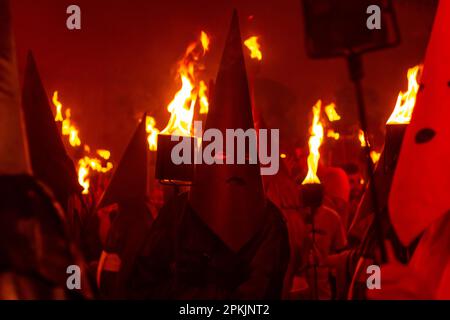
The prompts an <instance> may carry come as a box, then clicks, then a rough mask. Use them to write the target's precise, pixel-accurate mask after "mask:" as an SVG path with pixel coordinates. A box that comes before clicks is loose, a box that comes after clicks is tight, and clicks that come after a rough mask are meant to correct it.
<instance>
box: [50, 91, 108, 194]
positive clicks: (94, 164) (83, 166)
mask: <svg viewBox="0 0 450 320" xmlns="http://www.w3.org/2000/svg"><path fill="white" fill-rule="evenodd" d="M52 101H53V104H54V105H55V107H56V116H55V121H60V122H62V125H61V133H62V135H63V136H67V137H68V141H69V144H70V145H71V146H72V147H79V146H81V139H80V137H79V135H78V129H77V128H76V127H75V125H74V124H73V123H72V120H71V117H72V114H71V110H70V108H67V109H66V110H65V118H64V117H63V116H62V107H63V105H62V103H61V102H60V101H59V98H58V91H55V92H54V93H53V99H52ZM83 151H84V153H85V154H89V153H90V152H91V148H90V147H89V146H88V145H87V144H84V145H83ZM96 153H97V155H99V156H100V157H101V158H102V159H103V160H102V159H98V158H94V157H89V156H88V155H85V156H84V157H83V158H81V159H79V160H78V183H79V184H80V186H81V187H83V192H82V193H83V194H88V193H89V187H90V179H89V175H90V173H91V170H93V171H97V172H100V173H106V172H108V171H110V170H111V169H112V168H113V164H112V162H110V161H108V160H109V158H110V157H111V152H110V151H109V150H104V149H99V150H97V151H96ZM105 161H106V164H104V163H103V162H105Z"/></svg>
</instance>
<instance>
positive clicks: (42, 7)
mask: <svg viewBox="0 0 450 320" xmlns="http://www.w3.org/2000/svg"><path fill="white" fill-rule="evenodd" d="M393 1H394V3H395V8H396V13H397V17H398V21H399V25H400V30H401V36H402V44H401V45H400V46H399V47H398V48H395V49H388V50H385V51H382V52H376V53H370V54H368V55H366V56H365V58H364V61H365V71H366V77H365V79H364V86H365V89H366V99H367V104H368V108H369V114H370V123H371V128H372V130H373V131H374V132H378V131H380V130H382V128H383V124H384V123H385V121H386V119H387V118H388V116H389V114H390V112H391V111H392V109H393V107H394V105H395V101H396V98H397V94H398V91H399V90H405V89H406V86H407V80H406V71H407V68H408V67H411V66H414V65H416V64H418V63H420V62H421V61H422V60H423V58H424V53H425V48H426V45H427V41H428V38H429V32H430V30H431V26H432V21H433V17H434V12H435V8H436V3H437V1H435V0H393ZM11 3H12V10H13V19H14V27H15V34H16V45H17V49H18V58H19V64H20V72H21V75H22V77H23V69H24V63H25V58H26V53H27V51H28V50H29V49H32V50H33V52H34V53H35V57H36V60H37V62H38V65H39V67H40V71H41V76H42V78H43V81H44V84H45V86H46V88H47V92H48V95H49V96H50V95H51V94H52V92H53V91H54V90H59V91H60V99H61V101H62V102H63V104H64V106H65V107H71V108H72V118H73V120H74V121H75V122H76V123H77V125H78V127H79V129H80V136H81V139H82V141H83V142H85V143H87V144H89V145H91V146H92V147H97V148H99V147H103V148H109V149H111V150H112V152H113V158H114V159H115V160H117V159H118V158H119V156H118V155H119V154H121V152H122V151H123V150H124V148H125V146H126V143H127V141H128V139H129V137H130V135H131V133H132V131H133V130H134V128H135V125H136V124H137V121H138V118H139V116H140V115H141V114H142V112H143V111H148V112H149V114H150V115H153V116H155V118H156V120H157V127H158V128H159V129H162V128H163V127H164V126H165V124H166V122H167V120H168V117H169V114H168V113H167V111H166V106H167V104H168V102H170V100H171V99H172V97H173V94H174V93H175V92H176V90H178V87H179V84H178V83H177V82H176V81H174V79H175V75H176V74H175V71H176V62H177V60H178V59H179V58H180V56H181V55H182V54H183V53H184V50H185V48H186V46H187V45H188V44H189V43H190V42H191V41H193V40H195V39H196V38H197V37H198V35H199V33H200V30H205V31H206V32H207V33H208V34H209V35H210V36H211V37H212V42H211V47H210V48H211V50H210V52H209V54H208V55H207V56H206V60H205V63H206V68H207V70H206V74H205V75H206V78H207V79H209V78H215V74H216V72H217V67H218V63H219V60H220V55H221V52H222V49H223V45H224V41H225V36H226V32H227V30H228V26H229V22H230V18H231V12H232V9H233V7H235V8H237V9H238V10H239V15H240V20H241V27H242V33H243V37H244V38H246V37H248V36H250V35H258V36H260V37H261V43H262V51H263V61H262V66H261V70H260V73H259V75H258V80H257V84H256V100H257V103H258V106H259V108H261V109H262V110H263V113H264V116H265V118H266V122H267V123H268V125H269V126H270V127H276V128H282V138H283V139H284V140H286V141H287V140H292V141H295V140H298V139H300V141H301V140H302V138H303V137H304V136H305V134H306V133H307V128H308V125H309V121H310V119H309V117H308V112H309V111H310V108H311V106H312V105H313V104H314V103H315V101H316V100H317V99H318V98H322V99H323V100H324V102H329V101H335V102H337V108H338V111H339V112H340V113H341V115H342V116H343V119H344V121H346V122H347V123H348V124H354V123H356V109H355V104H354V95H353V90H352V86H351V83H350V81H349V78H348V73H347V69H346V63H345V61H344V60H342V59H332V60H310V59H308V58H307V56H306V52H305V47H304V34H303V16H302V10H301V5H300V0H267V1H262V0H245V1H244V0H240V1H238V0H235V1H225V0H214V1H213V0H189V1H188V0H178V1H175V0H166V1H150V0H114V1H112V0H77V1H64V0H39V1H35V0H13V1H11ZM71 4H77V5H79V6H80V7H81V11H82V29H81V30H80V31H69V30H67V28H66V19H67V16H68V15H67V14H66V8H67V7H68V6H69V5H71ZM250 15H252V16H253V17H254V18H253V19H251V20H249V19H248V17H249V16H250Z"/></svg>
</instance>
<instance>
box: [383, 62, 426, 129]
mask: <svg viewBox="0 0 450 320" xmlns="http://www.w3.org/2000/svg"><path fill="white" fill-rule="evenodd" d="M421 71H422V65H417V66H415V67H413V68H410V69H408V73H407V77H408V91H406V92H405V93H403V92H402V91H400V92H399V94H398V97H397V102H396V103H395V108H394V111H393V112H392V114H391V116H390V117H389V119H388V121H387V124H408V123H409V122H410V121H411V115H412V113H413V110H414V105H415V104H416V96H417V92H418V91H419V84H418V82H417V79H418V74H419V72H421Z"/></svg>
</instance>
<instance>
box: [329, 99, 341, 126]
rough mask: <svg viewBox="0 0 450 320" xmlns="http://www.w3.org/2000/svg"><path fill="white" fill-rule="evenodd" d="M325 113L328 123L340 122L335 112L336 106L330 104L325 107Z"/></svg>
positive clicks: (339, 117)
mask: <svg viewBox="0 0 450 320" xmlns="http://www.w3.org/2000/svg"><path fill="white" fill-rule="evenodd" d="M325 113H326V115H327V118H328V120H329V121H330V122H334V121H339V120H341V116H340V115H339V114H338V113H337V111H336V104H334V103H330V104H329V105H327V106H326V107H325Z"/></svg>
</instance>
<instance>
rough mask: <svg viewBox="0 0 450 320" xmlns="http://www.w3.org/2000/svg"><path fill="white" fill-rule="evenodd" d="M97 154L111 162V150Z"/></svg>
mask: <svg viewBox="0 0 450 320" xmlns="http://www.w3.org/2000/svg"><path fill="white" fill-rule="evenodd" d="M97 154H98V155H99V156H100V157H102V158H103V159H105V160H109V158H111V152H110V151H109V150H102V149H100V150H97Z"/></svg>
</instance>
